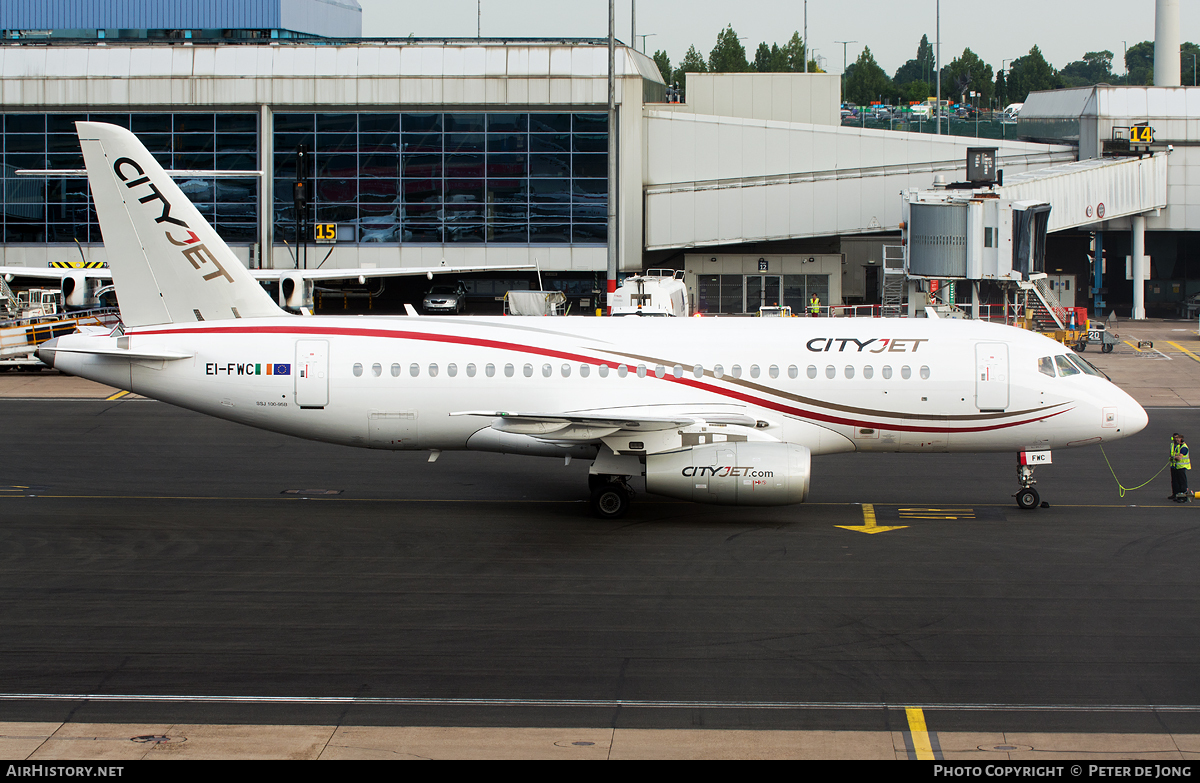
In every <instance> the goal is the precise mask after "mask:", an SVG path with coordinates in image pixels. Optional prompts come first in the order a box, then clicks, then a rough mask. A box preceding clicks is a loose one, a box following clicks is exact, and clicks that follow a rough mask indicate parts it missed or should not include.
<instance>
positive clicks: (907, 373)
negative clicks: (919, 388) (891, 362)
mask: <svg viewBox="0 0 1200 783" xmlns="http://www.w3.org/2000/svg"><path fill="white" fill-rule="evenodd" d="M900 377H901V378H903V379H904V380H906V381H907V380H908V379H909V378H911V377H912V370H911V369H910V368H909V366H908V365H907V364H906V365H904V366H903V367H901V368H900Z"/></svg>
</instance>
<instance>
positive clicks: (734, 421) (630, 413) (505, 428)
mask: <svg viewBox="0 0 1200 783" xmlns="http://www.w3.org/2000/svg"><path fill="white" fill-rule="evenodd" d="M640 414H641V411H638V410H609V411H587V412H579V413H575V412H563V413H535V412H513V411H457V412H454V413H451V414H450V415H451V416H485V417H488V418H491V419H493V421H492V429H495V430H498V431H500V432H508V433H512V434H515V435H530V436H532V437H535V438H540V439H545V440H554V441H593V440H601V439H603V438H607V437H609V436H610V435H615V434H617V433H621V432H625V433H639V432H640V433H647V432H659V431H663V430H673V429H682V428H685V427H692V426H695V425H704V424H713V425H724V426H738V427H749V428H751V429H753V428H754V427H755V425H756V421H755V419H754V418H753V417H752V416H747V415H745V414H741V413H736V412H730V411H699V410H698V411H697V412H696V413H695V414H684V415H679V416H668V417H664V416H644V415H640Z"/></svg>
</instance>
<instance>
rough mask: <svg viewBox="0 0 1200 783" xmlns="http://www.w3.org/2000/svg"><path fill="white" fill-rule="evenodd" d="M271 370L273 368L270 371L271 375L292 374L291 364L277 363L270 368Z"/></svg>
mask: <svg viewBox="0 0 1200 783" xmlns="http://www.w3.org/2000/svg"><path fill="white" fill-rule="evenodd" d="M272 370H273V372H272V373H271V374H272V375H291V374H292V365H290V364H277V365H275V366H274V367H273V368H272Z"/></svg>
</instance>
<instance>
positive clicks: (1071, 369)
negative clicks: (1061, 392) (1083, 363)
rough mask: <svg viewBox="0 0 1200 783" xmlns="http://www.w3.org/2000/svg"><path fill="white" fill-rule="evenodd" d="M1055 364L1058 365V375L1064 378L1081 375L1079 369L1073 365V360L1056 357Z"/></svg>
mask: <svg viewBox="0 0 1200 783" xmlns="http://www.w3.org/2000/svg"><path fill="white" fill-rule="evenodd" d="M1054 363H1055V364H1057V365H1058V374H1059V375H1061V376H1062V377H1063V378H1066V377H1067V376H1068V375H1078V374H1079V368H1078V367H1076V366H1075V365H1073V364H1071V360H1070V359H1068V358H1067V357H1065V356H1055V357H1054Z"/></svg>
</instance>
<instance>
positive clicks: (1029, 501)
mask: <svg viewBox="0 0 1200 783" xmlns="http://www.w3.org/2000/svg"><path fill="white" fill-rule="evenodd" d="M1041 502H1042V498H1041V496H1040V495H1038V491H1037V490H1036V489H1034V488H1033V487H1029V488H1027V489H1023V490H1021V491H1020V492H1018V493H1017V505H1018V506H1020V507H1021V508H1024V509H1031V508H1037V507H1038V505H1039V504H1040V503H1041Z"/></svg>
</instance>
